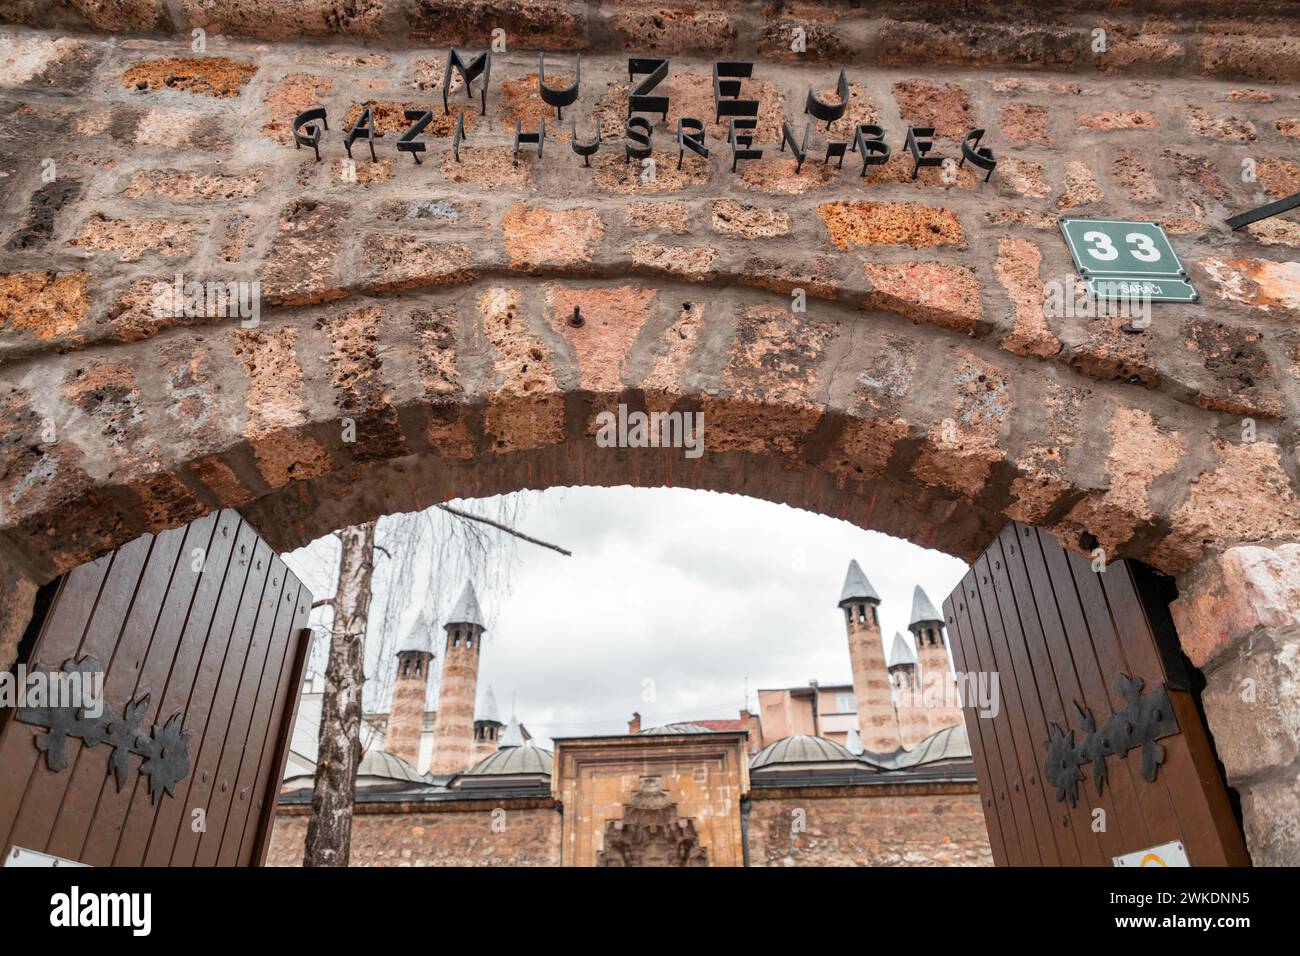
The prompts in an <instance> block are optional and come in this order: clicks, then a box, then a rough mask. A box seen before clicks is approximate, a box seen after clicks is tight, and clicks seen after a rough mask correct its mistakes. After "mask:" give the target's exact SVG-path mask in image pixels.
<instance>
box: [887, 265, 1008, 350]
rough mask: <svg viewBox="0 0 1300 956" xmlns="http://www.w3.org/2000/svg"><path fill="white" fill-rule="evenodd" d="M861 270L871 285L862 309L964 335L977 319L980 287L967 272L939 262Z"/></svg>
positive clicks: (978, 318) (980, 307)
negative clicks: (878, 310)
mask: <svg viewBox="0 0 1300 956" xmlns="http://www.w3.org/2000/svg"><path fill="white" fill-rule="evenodd" d="M863 268H864V269H865V270H866V273H867V278H869V279H870V280H871V285H872V290H871V293H870V294H869V295H868V296H866V297H865V298H864V299H863V300H862V307H863V308H864V309H875V308H881V309H890V310H892V311H894V312H898V313H900V314H901V315H905V316H907V317H908V318H910V319H913V320H915V321H917V322H930V323H932V324H934V325H939V326H943V327H944V328H948V329H954V330H956V331H958V332H967V333H970V332H973V331H974V330H975V325H976V323H978V322H979V320H980V315H981V314H982V311H983V309H982V304H981V301H980V284H979V280H978V279H976V278H975V274H974V273H973V272H971V271H970V270H969V269H964V268H962V267H961V266H954V265H948V264H946V263H941V262H902V263H873V262H868V263H866V264H865V265H864V267H863Z"/></svg>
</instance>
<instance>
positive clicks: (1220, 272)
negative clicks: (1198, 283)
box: [1199, 258, 1300, 312]
mask: <svg viewBox="0 0 1300 956" xmlns="http://www.w3.org/2000/svg"><path fill="white" fill-rule="evenodd" d="M1199 264H1200V266H1201V268H1203V269H1204V270H1205V271H1206V273H1207V274H1208V275H1209V277H1210V279H1211V280H1212V281H1213V282H1214V290H1215V292H1217V293H1218V294H1219V296H1220V297H1221V298H1223V299H1227V300H1228V301H1231V302H1240V303H1242V304H1243V305H1249V306H1254V307H1255V308H1257V309H1259V310H1260V311H1262V312H1272V311H1273V310H1275V309H1291V310H1296V309H1300V263H1296V262H1272V261H1269V260H1267V259H1219V258H1209V259H1202V260H1201V262H1200V263H1199Z"/></svg>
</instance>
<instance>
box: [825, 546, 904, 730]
mask: <svg viewBox="0 0 1300 956" xmlns="http://www.w3.org/2000/svg"><path fill="white" fill-rule="evenodd" d="M879 606H880V595H878V594H877V593H876V589H875V588H873V587H872V586H871V582H870V581H868V580H867V576H866V575H865V574H863V573H862V568H861V567H859V566H858V562H857V561H850V562H849V570H848V573H847V574H846V575H845V577H844V588H843V589H842V590H841V591H840V608H841V610H843V612H844V626H845V628H846V629H847V630H848V637H849V664H850V665H851V666H852V668H853V696H854V698H855V700H856V701H857V707H858V734H859V735H860V736H861V738H862V746H863V747H864V748H866V749H867V750H870V751H872V752H874V753H893V752H894V751H895V750H897V749H898V746H899V735H898V718H897V717H896V715H895V714H894V702H893V700H892V699H891V698H890V688H889V674H888V672H887V671H886V670H885V651H884V647H883V646H882V645H881V643H880V619H879V615H878V614H877V608H878V607H879Z"/></svg>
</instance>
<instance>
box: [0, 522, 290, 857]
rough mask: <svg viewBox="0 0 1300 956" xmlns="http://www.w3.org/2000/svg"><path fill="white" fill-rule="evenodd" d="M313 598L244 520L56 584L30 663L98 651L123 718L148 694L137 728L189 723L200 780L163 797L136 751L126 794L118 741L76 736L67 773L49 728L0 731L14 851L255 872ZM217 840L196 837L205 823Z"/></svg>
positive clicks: (109, 558)
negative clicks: (200, 817)
mask: <svg viewBox="0 0 1300 956" xmlns="http://www.w3.org/2000/svg"><path fill="white" fill-rule="evenodd" d="M311 603H312V598H311V595H310V593H308V592H307V590H306V589H305V588H303V587H302V585H301V583H300V582H299V581H298V580H297V578H295V577H294V576H293V575H292V573H291V572H289V570H288V568H286V567H285V566H284V563H283V562H282V561H281V560H280V559H279V557H278V556H276V555H275V554H274V553H273V552H272V551H271V549H270V547H269V546H268V545H267V544H266V543H265V542H264V541H262V540H261V539H260V538H259V537H258V536H257V534H256V532H255V531H254V530H253V529H252V528H251V527H250V526H249V525H247V524H246V523H245V522H244V521H243V520H242V519H241V518H240V516H239V515H238V513H236V512H234V511H228V510H227V511H221V512H216V513H214V514H210V515H207V516H205V517H203V518H200V519H198V520H197V521H194V522H192V523H191V524H189V525H187V526H185V527H183V528H176V529H172V530H169V531H164V532H160V533H159V534H157V535H145V536H143V537H141V538H138V539H136V540H135V541H132V542H130V543H129V544H127V545H126V546H124V547H122V548H120V549H119V550H118V551H116V552H114V553H113V554H111V555H106V556H104V557H103V558H100V559H99V560H97V561H94V562H91V563H90V564H87V565H84V566H82V567H80V568H77V569H75V570H74V571H72V572H70V573H69V574H68V575H66V576H65V577H64V579H63V580H61V581H60V582H59V585H58V587H57V589H56V592H55V595H54V598H53V600H52V602H51V605H50V607H49V609H48V612H47V613H46V617H45V620H44V622H43V623H42V625H41V627H40V630H39V633H38V635H37V637H36V640H35V642H34V644H33V646H32V649H31V652H30V655H29V657H30V660H29V661H27V662H26V663H27V664H28V666H29V667H30V666H33V665H35V666H48V667H51V668H54V669H58V668H59V667H61V666H62V664H63V662H64V661H65V660H67V659H69V658H76V659H80V658H81V657H83V656H86V655H90V656H94V657H96V658H97V659H98V660H99V661H100V662H101V664H103V665H104V675H105V676H104V691H105V693H104V696H105V700H106V702H107V704H108V706H110V707H111V708H112V709H113V710H114V712H115V713H118V714H122V713H124V712H125V709H126V705H127V703H128V702H129V701H131V700H137V699H140V698H142V697H143V695H145V694H148V695H149V701H148V707H147V709H146V710H144V712H143V713H142V716H141V719H140V723H139V731H140V733H142V734H144V735H145V736H148V735H149V733H150V731H151V729H152V728H153V727H154V726H156V725H161V724H162V723H164V722H165V721H166V720H167V719H168V718H169V717H171V716H172V715H173V714H176V713H180V714H182V715H183V716H182V728H183V729H184V731H185V732H187V733H188V734H189V735H190V737H189V742H188V753H189V763H190V771H189V773H188V774H187V775H185V776H184V777H182V778H181V780H180V781H179V782H178V783H177V784H176V788H175V789H176V793H175V796H169V795H167V794H165V793H164V794H163V795H161V796H160V797H159V798H158V799H157V801H156V802H155V801H154V799H152V797H151V793H150V781H149V779H148V778H147V777H145V776H144V775H142V774H141V773H140V766H141V763H142V762H143V761H142V758H141V757H140V756H138V755H136V754H134V753H133V754H131V755H130V757H129V759H128V766H127V772H126V774H125V777H124V783H123V786H122V787H121V788H120V789H119V787H118V784H117V781H116V778H115V776H114V774H113V770H112V756H113V749H112V747H111V745H109V744H106V743H104V744H98V745H95V746H86V745H85V743H84V742H83V741H81V740H80V739H78V738H76V737H69V738H68V740H67V763H66V767H65V769H63V770H61V771H52V770H50V769H49V767H48V766H47V762H46V758H45V755H44V754H42V753H41V752H40V751H38V749H37V748H36V745H35V740H36V737H37V735H38V734H40V733H42V732H43V729H42V728H40V727H36V726H33V725H30V724H26V723H20V722H18V721H17V720H15V719H8V720H6V721H5V723H4V724H3V725H0V766H2V767H3V768H4V770H5V773H4V775H3V779H0V833H3V834H4V835H5V838H6V843H5V845H6V846H9V845H15V846H23V847H26V848H28V849H33V850H40V851H43V852H48V853H53V854H55V855H57V856H62V857H66V858H69V859H74V860H78V861H80V862H84V863H88V864H91V865H95V866H107V865H112V864H116V865H139V864H141V863H150V864H155V865H158V864H161V865H166V864H168V863H170V864H173V865H191V864H193V863H195V862H196V861H197V862H199V863H201V864H204V865H218V864H219V865H250V864H257V863H258V862H260V860H261V858H262V856H263V854H264V851H265V841H266V840H267V839H268V838H269V831H270V827H269V819H270V816H271V814H272V813H273V811H274V806H275V801H274V797H275V794H276V793H277V792H278V786H279V781H280V777H281V775H282V773H283V761H284V758H285V756H286V755H287V736H288V734H289V732H290V730H291V727H292V723H291V721H292V716H293V714H294V713H295V712H296V706H297V695H298V689H299V686H300V682H301V675H302V667H303V665H304V662H305V656H306V650H307V647H308V642H309V633H308V632H307V631H306V630H305V623H306V619H307V613H308V611H309V610H310V607H311ZM195 809H201V810H203V811H204V812H205V813H206V815H207V818H206V831H205V832H203V833H195V832H194V827H193V826H191V822H192V820H193V819H194V814H193V811H194V810H195Z"/></svg>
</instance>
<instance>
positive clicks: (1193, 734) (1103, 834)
mask: <svg viewBox="0 0 1300 956" xmlns="http://www.w3.org/2000/svg"><path fill="white" fill-rule="evenodd" d="M1157 583H1158V582H1157V579H1156V577H1155V575H1154V573H1153V572H1149V571H1148V570H1147V569H1145V568H1142V567H1141V566H1140V565H1136V564H1132V563H1130V562H1126V561H1118V562H1113V563H1111V564H1109V565H1107V566H1106V568H1105V570H1104V571H1094V570H1093V567H1092V563H1091V562H1090V561H1089V560H1088V559H1087V558H1085V557H1083V556H1082V555H1079V554H1076V553H1074V552H1070V551H1067V550H1065V549H1064V548H1062V547H1061V545H1060V544H1059V543H1058V542H1057V541H1056V539H1055V538H1053V537H1052V536H1051V535H1049V534H1046V533H1044V532H1040V531H1038V530H1036V529H1034V528H1029V527H1026V526H1024V525H1020V524H1017V523H1014V522H1013V523H1011V524H1009V525H1007V527H1006V528H1004V529H1003V530H1002V532H1001V533H1000V534H999V535H998V537H997V538H996V539H995V540H994V541H993V543H992V544H991V545H990V546H989V548H988V550H986V551H985V553H984V554H983V555H982V556H981V557H980V558H979V559H978V560H977V561H976V562H975V563H974V564H973V565H972V566H971V569H970V571H969V572H968V573H967V575H966V576H965V578H963V580H962V582H961V584H960V585H959V586H958V587H957V588H956V589H954V591H953V593H952V594H950V595H949V596H948V599H947V601H945V602H944V617H945V619H946V621H947V624H948V631H949V639H950V643H951V646H952V651H953V659H954V662H955V663H956V666H957V667H958V668H959V669H960V670H963V671H981V670H982V671H992V670H996V671H997V673H998V676H999V681H1000V690H1001V695H1000V696H1001V700H1000V707H999V710H998V713H997V715H996V716H994V717H981V716H980V715H979V714H978V713H977V711H976V709H975V708H974V707H971V706H966V707H964V708H963V713H964V716H965V718H966V727H967V731H968V735H969V737H970V741H971V750H972V752H973V756H974V760H975V766H976V771H977V773H978V775H979V782H980V795H981V802H982V804H983V806H984V812H985V817H986V820H987V822H988V830H989V838H990V842H991V843H992V844H993V854H994V860H995V862H997V863H999V864H1004V863H1007V864H1011V865H1016V864H1025V865H1054V864H1064V865H1074V864H1078V863H1082V864H1086V865H1109V864H1110V863H1111V861H1112V859H1113V858H1114V857H1116V856H1119V855H1121V854H1124V853H1132V852H1136V851H1138V850H1144V849H1148V848H1150V847H1153V846H1157V845H1159V844H1162V843H1166V842H1170V841H1174V840H1178V841H1181V842H1182V844H1183V846H1184V848H1185V850H1186V852H1187V856H1188V859H1189V860H1190V861H1191V863H1192V864H1193V865H1197V866H1209V865H1223V864H1245V863H1247V862H1248V858H1247V856H1246V852H1245V845H1244V842H1243V841H1242V838H1241V832H1240V828H1239V826H1238V824H1237V821H1236V819H1235V818H1234V817H1233V815H1232V811H1231V804H1230V801H1229V800H1228V796H1227V791H1226V788H1225V785H1224V782H1223V778H1222V774H1221V772H1220V770H1219V767H1218V765H1217V763H1216V761H1215V760H1214V757H1213V751H1212V749H1211V746H1210V743H1209V737H1208V734H1207V733H1206V730H1205V727H1204V724H1203V722H1202V721H1201V718H1200V715H1199V713H1198V710H1197V707H1196V702H1195V699H1194V698H1193V696H1192V693H1191V689H1190V688H1188V687H1187V686H1185V679H1184V678H1185V671H1184V669H1183V665H1182V658H1181V654H1180V653H1179V652H1178V650H1177V647H1176V637H1175V635H1174V634H1173V626H1172V621H1171V620H1170V619H1169V615H1168V609H1167V604H1168V600H1167V596H1165V597H1163V598H1162V597H1161V596H1160V595H1159V594H1158V593H1157V590H1158V589H1157V586H1156V585H1157ZM1121 674H1123V675H1126V676H1129V677H1140V678H1141V679H1142V681H1143V692H1144V693H1145V692H1149V691H1152V690H1155V689H1157V688H1159V687H1161V686H1164V687H1165V688H1166V691H1167V693H1168V695H1169V698H1170V703H1171V704H1172V706H1173V708H1174V712H1175V714H1176V716H1177V719H1178V728H1179V729H1178V733H1177V734H1174V735H1172V736H1169V737H1165V738H1162V739H1161V740H1160V741H1159V743H1160V744H1161V746H1163V748H1164V751H1165V757H1164V762H1163V763H1162V764H1161V765H1160V766H1159V768H1158V771H1157V774H1156V779H1155V780H1154V781H1148V780H1146V779H1145V778H1144V777H1143V776H1142V774H1141V753H1140V750H1141V748H1134V749H1132V750H1130V751H1129V753H1128V754H1127V755H1126V756H1124V757H1122V758H1121V757H1119V756H1108V757H1105V758H1104V760H1105V766H1106V771H1107V774H1108V777H1107V780H1106V783H1105V786H1104V788H1103V790H1102V792H1101V793H1100V794H1099V793H1098V791H1097V788H1096V785H1095V783H1094V781H1093V764H1092V763H1091V762H1088V763H1082V764H1081V765H1080V769H1081V770H1082V771H1083V773H1084V780H1083V781H1081V782H1080V783H1079V784H1078V785H1077V790H1076V792H1077V794H1078V803H1077V805H1076V806H1074V807H1071V806H1070V804H1069V802H1068V800H1058V799H1057V796H1056V786H1055V784H1054V783H1053V782H1052V781H1050V780H1048V779H1045V777H1044V773H1043V771H1044V764H1045V761H1046V746H1047V740H1048V734H1049V728H1050V727H1051V726H1056V727H1059V728H1061V729H1062V730H1064V731H1066V732H1067V733H1069V732H1071V731H1073V733H1074V740H1075V743H1076V744H1078V743H1080V742H1081V740H1082V738H1083V730H1082V727H1081V724H1080V720H1079V717H1078V714H1077V713H1076V705H1077V706H1078V707H1082V708H1084V710H1085V711H1086V712H1088V713H1090V714H1091V716H1092V717H1093V719H1094V720H1095V721H1096V725H1097V726H1098V727H1099V728H1100V727H1101V726H1102V725H1103V724H1104V723H1105V721H1106V720H1107V718H1109V717H1110V716H1111V715H1112V714H1115V713H1118V712H1120V711H1122V710H1124V709H1125V707H1126V706H1127V703H1128V702H1127V701H1126V700H1125V698H1124V695H1123V693H1122V692H1121V691H1120V689H1119V688H1118V687H1117V686H1116V683H1115V682H1116V678H1117V677H1119V676H1120V675H1121ZM1095 811H1102V813H1103V819H1104V829H1101V830H1097V829H1095V828H1094V826H1093V823H1094V812H1095ZM999 844H1000V845H999Z"/></svg>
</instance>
